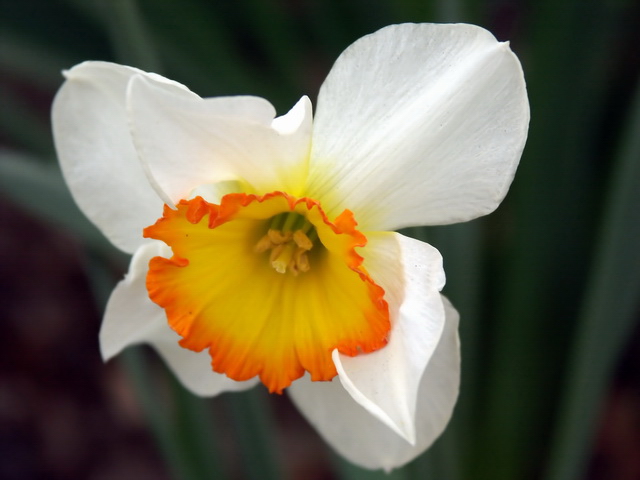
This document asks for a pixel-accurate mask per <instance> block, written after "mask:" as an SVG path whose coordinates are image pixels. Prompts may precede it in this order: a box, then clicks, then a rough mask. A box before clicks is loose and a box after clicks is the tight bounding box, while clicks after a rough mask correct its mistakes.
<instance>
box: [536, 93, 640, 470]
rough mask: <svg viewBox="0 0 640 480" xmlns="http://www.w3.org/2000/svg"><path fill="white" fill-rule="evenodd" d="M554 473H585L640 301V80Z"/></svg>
mask: <svg viewBox="0 0 640 480" xmlns="http://www.w3.org/2000/svg"><path fill="white" fill-rule="evenodd" d="M609 191H610V199H609V202H608V205H607V207H606V209H605V210H604V214H605V216H604V221H603V223H602V225H601V231H600V241H599V242H598V244H597V245H598V246H599V248H598V250H597V252H596V257H595V260H594V263H593V268H592V271H591V274H590V276H589V284H588V286H587V288H586V294H585V302H584V304H583V308H582V311H581V314H580V322H579V328H578V336H577V338H576V341H575V343H574V345H573V348H572V352H573V354H572V355H571V359H572V362H571V364H570V368H569V370H568V373H567V378H566V388H565V391H564V396H563V399H562V404H561V414H560V417H559V419H558V425H557V430H556V432H555V437H554V441H553V444H552V446H553V448H552V457H551V462H550V466H549V469H548V471H547V475H546V478H548V479H549V480H577V479H579V478H583V474H584V469H585V467H586V465H587V460H588V455H589V453H590V448H591V446H592V443H593V438H594V434H595V427H596V423H597V417H598V413H599V411H600V407H601V405H602V401H603V397H604V395H605V393H606V391H607V388H608V387H609V382H608V380H609V379H610V378H611V374H612V372H613V369H614V367H615V362H616V360H618V358H619V356H620V354H621V351H622V349H623V347H624V343H625V340H626V339H627V338H628V335H629V334H630V333H631V331H632V328H633V325H634V320H635V319H636V315H637V309H638V306H640V248H638V246H639V245H640V221H639V219H638V212H640V82H639V83H638V86H637V88H636V94H635V99H634V102H633V106H632V110H631V117H630V119H629V122H628V128H627V130H626V132H625V135H624V136H623V138H622V146H621V148H620V152H619V154H618V156H617V161H616V167H615V170H614V172H613V177H612V180H611V185H610V190H609Z"/></svg>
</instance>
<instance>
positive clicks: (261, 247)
mask: <svg viewBox="0 0 640 480" xmlns="http://www.w3.org/2000/svg"><path fill="white" fill-rule="evenodd" d="M272 248H273V242H272V241H271V239H270V238H269V235H265V236H263V237H262V238H261V239H260V240H258V243H256V246H255V247H253V251H254V252H256V253H263V252H266V251H267V250H271V249H272Z"/></svg>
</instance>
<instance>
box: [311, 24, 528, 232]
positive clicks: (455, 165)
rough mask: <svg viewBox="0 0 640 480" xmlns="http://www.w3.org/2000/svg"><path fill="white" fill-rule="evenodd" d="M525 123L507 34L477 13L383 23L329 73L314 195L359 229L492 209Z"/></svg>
mask: <svg viewBox="0 0 640 480" xmlns="http://www.w3.org/2000/svg"><path fill="white" fill-rule="evenodd" d="M528 123H529V104H528V100H527V95H526V88H525V83H524V78H523V74H522V69H521V67H520V63H519V62H518V59H517V58H516V56H515V55H514V54H513V53H512V52H511V50H510V49H509V45H508V44H507V43H499V42H497V41H496V39H495V38H494V37H493V36H492V35H491V34H490V33H489V32H487V31H486V30H484V29H482V28H480V27H476V26H473V25H462V24H457V25H431V24H404V25H392V26H389V27H386V28H383V29H382V30H379V31H378V32H376V33H374V34H372V35H368V36H366V37H363V38H361V39H360V40H358V41H357V42H356V43H354V44H353V45H351V46H350V47H349V48H348V49H347V50H345V52H344V53H343V54H342V55H341V56H340V57H339V58H338V60H337V61H336V63H335V65H334V66H333V68H332V69H331V72H330V73H329V76H328V77H327V79H326V81H325V82H324V84H323V85H322V88H321V90H320V95H319V98H318V106H317V113H316V117H315V120H314V130H313V146H312V152H311V167H310V175H311V180H310V181H311V185H312V187H311V192H310V196H313V197H314V198H323V199H324V198H325V196H326V195H329V198H330V199H332V200H333V201H334V203H335V205H334V204H332V205H327V202H326V201H325V202H324V206H325V208H327V207H331V208H333V209H336V211H342V210H343V209H344V208H349V209H350V210H352V211H353V212H354V213H355V215H356V219H357V220H358V222H359V224H360V226H361V229H362V230H395V229H397V228H400V227H405V226H411V225H427V224H429V225H430V224H446V223H454V222H461V221H465V220H470V219H472V218H475V217H478V216H480V215H485V214H487V213H489V212H491V211H493V210H494V209H495V208H496V207H497V206H498V204H499V203H500V202H501V201H502V199H503V198H504V196H505V195H506V192H507V190H508V188H509V186H510V184H511V181H512V179H513V175H514V173H515V169H516V167H517V164H518V162H519V159H520V155H521V153H522V149H523V148H524V143H525V140H526V136H527V128H528ZM335 192H339V193H335ZM331 208H329V210H331ZM332 213H333V212H332Z"/></svg>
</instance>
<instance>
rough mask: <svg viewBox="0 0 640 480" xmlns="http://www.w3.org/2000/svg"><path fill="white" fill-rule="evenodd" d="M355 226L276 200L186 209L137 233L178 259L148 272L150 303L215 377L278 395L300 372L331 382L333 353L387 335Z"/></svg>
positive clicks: (305, 202) (242, 198)
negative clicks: (205, 355)
mask: <svg viewBox="0 0 640 480" xmlns="http://www.w3.org/2000/svg"><path fill="white" fill-rule="evenodd" d="M355 227H356V222H355V220H354V218H353V214H352V213H351V212H350V211H348V210H345V211H344V212H343V213H342V214H340V215H339V216H338V217H337V218H335V219H333V221H330V220H329V219H328V218H327V216H326V215H325V213H324V212H323V210H322V208H321V206H320V204H319V203H318V202H317V201H315V200H313V199H309V198H295V197H292V196H290V195H287V194H286V193H282V192H273V193H269V194H266V195H262V196H257V195H249V194H240V193H238V194H229V195H225V196H224V197H223V198H222V200H221V202H220V204H219V205H217V204H212V203H208V202H206V201H205V200H203V199H202V198H201V197H196V198H194V199H192V200H182V201H181V202H180V203H179V204H178V205H177V209H175V210H173V209H171V208H169V207H167V206H165V209H164V213H163V216H162V218H160V219H159V220H158V221H157V222H156V223H155V224H154V225H152V226H150V227H147V228H146V229H145V230H144V236H145V237H148V238H154V239H157V240H162V241H163V242H165V243H166V244H167V245H169V246H170V247H171V249H172V252H173V256H172V257H171V258H170V259H167V258H163V257H155V258H153V259H152V260H151V261H150V263H149V272H148V275H147V290H148V292H149V297H150V298H151V300H153V301H154V302H155V303H157V304H158V305H160V306H161V307H162V308H164V310H165V312H166V315H167V319H168V321H169V325H170V326H171V327H172V328H173V329H174V330H175V331H176V332H177V333H178V334H180V335H181V336H182V340H181V341H180V345H181V346H183V347H185V348H188V349H191V350H195V351H201V350H203V349H205V348H206V349H208V350H209V353H210V355H211V359H212V363H211V364H212V368H213V370H215V371H216V372H220V373H224V374H226V375H227V376H228V377H230V378H232V379H234V380H238V381H240V380H247V379H249V378H252V377H254V376H256V375H259V376H260V379H261V380H262V382H263V383H264V384H265V385H266V386H267V388H268V389H269V390H270V391H272V392H279V393H280V392H282V390H283V389H284V388H286V387H287V386H289V385H290V384H291V382H292V381H293V380H295V379H297V378H299V377H301V376H302V375H304V373H305V371H307V372H309V373H310V375H311V379H312V380H331V379H332V378H333V377H334V376H335V375H336V369H335V366H334V364H333V361H332V359H331V352H332V351H333V350H334V349H338V351H340V352H341V353H343V354H346V355H352V356H353V355H357V354H360V353H366V352H371V351H374V350H377V349H379V348H381V347H383V346H384V345H385V344H386V342H387V335H388V333H389V329H390V323H389V312H388V306H387V303H386V301H385V300H384V290H383V289H382V288H381V287H380V286H378V285H377V284H376V283H375V282H374V281H373V280H372V279H371V277H370V276H369V274H368V273H367V271H366V269H365V268H364V266H363V258H362V257H361V256H360V255H359V254H358V253H357V252H356V251H355V249H356V248H361V247H364V246H365V245H366V243H367V239H366V237H365V236H364V235H363V234H362V233H361V232H359V231H358V230H356V228H355Z"/></svg>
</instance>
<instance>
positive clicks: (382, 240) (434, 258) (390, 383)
mask: <svg viewBox="0 0 640 480" xmlns="http://www.w3.org/2000/svg"><path fill="white" fill-rule="evenodd" d="M368 240H369V243H368V244H367V246H366V248H365V249H362V250H361V252H360V253H361V254H362V255H363V256H364V258H365V267H366V268H367V270H368V271H369V273H370V274H371V276H372V278H373V279H374V280H375V281H376V283H377V284H378V285H380V286H381V287H383V288H384V290H385V298H386V300H387V302H389V308H390V312H391V315H392V321H393V325H392V330H391V335H390V338H389V343H388V344H387V345H386V346H385V347H384V348H382V349H380V350H378V351H376V352H373V353H370V354H368V355H357V356H355V357H349V356H346V355H341V354H339V353H338V352H337V350H336V351H334V352H333V359H334V363H335V365H336V368H337V370H338V375H339V378H340V381H341V382H342V386H343V387H344V388H345V389H346V390H347V392H349V394H350V395H351V396H352V397H353V399H354V400H355V401H356V402H358V403H359V404H361V405H362V406H363V407H364V408H365V409H367V410H368V411H369V412H370V413H371V414H372V415H374V416H376V417H377V418H378V419H379V420H380V421H382V422H383V423H385V424H386V425H387V426H389V427H390V428H391V429H393V430H394V431H395V432H396V433H398V435H400V436H402V437H403V438H404V439H405V440H407V442H409V443H411V444H414V443H415V440H416V432H415V409H416V400H417V396H418V387H419V385H420V379H421V378H422V373H423V372H424V370H425V368H426V367H427V364H428V363H429V359H430V358H431V355H433V352H434V350H435V348H436V346H437V345H438V342H439V341H440V336H441V335H442V330H443V328H444V322H445V319H444V307H443V305H442V300H441V298H440V293H439V292H440V290H441V289H442V287H443V286H444V281H445V276H444V270H443V269H442V257H441V255H440V253H439V252H438V251H437V250H436V249H435V248H433V247H432V246H431V245H428V244H426V243H424V242H420V241H418V240H414V239H411V238H408V237H405V236H403V235H400V234H397V233H395V234H394V233H386V234H378V235H369V236H368Z"/></svg>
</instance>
